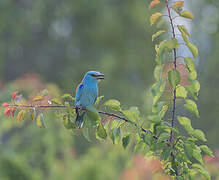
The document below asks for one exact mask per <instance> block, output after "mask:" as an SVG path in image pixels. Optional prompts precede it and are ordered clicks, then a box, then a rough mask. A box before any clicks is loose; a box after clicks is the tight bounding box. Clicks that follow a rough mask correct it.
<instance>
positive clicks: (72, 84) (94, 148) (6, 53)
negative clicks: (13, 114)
mask: <svg viewBox="0 0 219 180" xmlns="http://www.w3.org/2000/svg"><path fill="white" fill-rule="evenodd" d="M148 6H149V2H148V1H144V0H140V1H133V0H120V1H118V0H92V1H90V0H80V1H76V0H62V1H58V0H46V1H45V0H16V1H13V0H1V1H0V102H1V103H2V102H4V101H8V100H9V98H10V97H9V96H10V93H11V92H13V91H15V90H19V91H22V92H24V96H25V97H28V96H31V95H34V94H36V93H37V92H38V91H39V90H41V89H43V88H47V89H49V90H50V92H51V94H52V95H53V96H59V95H60V94H62V93H71V94H73V95H74V94H75V88H76V86H77V84H78V83H79V82H80V80H81V79H82V77H83V75H84V73H86V72H87V71H89V70H97V71H100V72H103V73H104V74H105V76H106V77H105V80H104V81H103V82H101V84H100V95H104V96H105V97H104V99H105V100H107V99H111V98H114V99H118V100H120V101H121V103H122V104H123V106H124V107H128V106H138V107H139V109H140V111H141V113H142V116H146V115H148V113H150V109H151V98H150V86H151V84H152V83H153V81H154V80H153V68H154V65H155V62H154V55H155V50H154V45H155V44H156V43H157V42H158V41H156V42H155V43H152V41H151V35H152V34H153V33H154V32H155V28H154V27H151V26H150V24H149V17H150V15H151V13H152V12H151V11H150V10H149V9H148ZM186 6H187V7H188V8H189V9H191V10H192V11H193V12H194V14H195V17H196V18H195V19H194V21H193V23H192V24H188V25H189V26H190V31H191V32H192V41H193V42H194V43H195V44H196V45H197V46H198V47H199V50H200V55H199V58H198V60H197V61H196V65H197V70H198V74H199V80H200V82H201V91H200V99H199V101H198V107H199V110H200V115H201V118H200V119H195V118H193V122H192V123H193V125H194V127H196V128H200V129H202V130H203V131H204V132H205V133H206V136H207V139H208V144H209V145H210V147H211V148H213V149H214V150H216V149H218V148H219V142H218V131H219V121H218V117H219V99H218V98H217V95H218V93H219V83H218V82H219V75H218V67H219V61H218V57H219V51H218V48H219V41H218V39H219V29H218V27H219V1H218V0H193V1H192V2H186ZM178 110H179V111H180V108H179V109H178ZM0 117H1V121H0V167H1V168H0V179H4V180H11V179H22V180H25V179H61V178H62V179H82V180H83V179H98V180H99V179H109V180H110V179H119V178H120V177H121V173H122V171H123V170H124V169H125V168H127V166H129V165H130V161H131V157H132V156H133V153H132V152H131V151H124V150H123V149H122V148H121V147H120V146H112V143H111V142H109V143H100V142H96V141H94V142H92V143H88V142H87V141H86V140H85V139H84V138H83V137H81V135H80V133H79V134H76V135H74V134H73V133H72V132H71V131H68V130H66V129H65V128H64V127H63V125H62V122H61V121H60V120H59V119H58V118H56V117H55V115H54V113H53V112H51V113H48V114H47V121H48V128H47V129H46V130H45V129H40V128H38V127H36V126H35V124H34V123H33V122H30V121H28V122H24V123H23V124H21V125H20V124H16V123H15V122H14V121H13V120H10V119H8V118H5V117H3V110H2V109H1V114H0Z"/></svg>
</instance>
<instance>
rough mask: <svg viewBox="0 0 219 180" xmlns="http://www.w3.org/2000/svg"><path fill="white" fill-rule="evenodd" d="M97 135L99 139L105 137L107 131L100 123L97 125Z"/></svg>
mask: <svg viewBox="0 0 219 180" xmlns="http://www.w3.org/2000/svg"><path fill="white" fill-rule="evenodd" d="M96 134H97V136H98V137H99V138H101V139H106V137H107V133H106V130H105V129H104V127H103V125H102V123H99V125H98V127H97V133H96Z"/></svg>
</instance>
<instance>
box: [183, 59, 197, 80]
mask: <svg viewBox="0 0 219 180" xmlns="http://www.w3.org/2000/svg"><path fill="white" fill-rule="evenodd" d="M184 61H185V62H186V67H187V69H188V71H189V77H190V78H191V79H194V80H195V79H196V78H197V72H196V70H195V63H194V61H193V60H192V58H184Z"/></svg>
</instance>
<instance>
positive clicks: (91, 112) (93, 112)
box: [86, 106, 101, 122]
mask: <svg viewBox="0 0 219 180" xmlns="http://www.w3.org/2000/svg"><path fill="white" fill-rule="evenodd" d="M86 109H87V112H86V113H87V116H88V118H89V119H90V120H91V121H95V122H99V121H100V120H101V118H100V115H99V113H98V111H97V109H96V108H95V107H94V106H88V107H87V108H86Z"/></svg>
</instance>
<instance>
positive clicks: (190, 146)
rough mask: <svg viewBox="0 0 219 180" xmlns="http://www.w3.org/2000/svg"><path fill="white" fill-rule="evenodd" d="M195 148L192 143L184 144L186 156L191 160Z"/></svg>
mask: <svg viewBox="0 0 219 180" xmlns="http://www.w3.org/2000/svg"><path fill="white" fill-rule="evenodd" d="M194 148H195V144H194V143H192V142H189V141H187V142H185V143H184V150H185V153H186V156H187V157H188V159H189V160H191V159H192V154H193V149H194Z"/></svg>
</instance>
